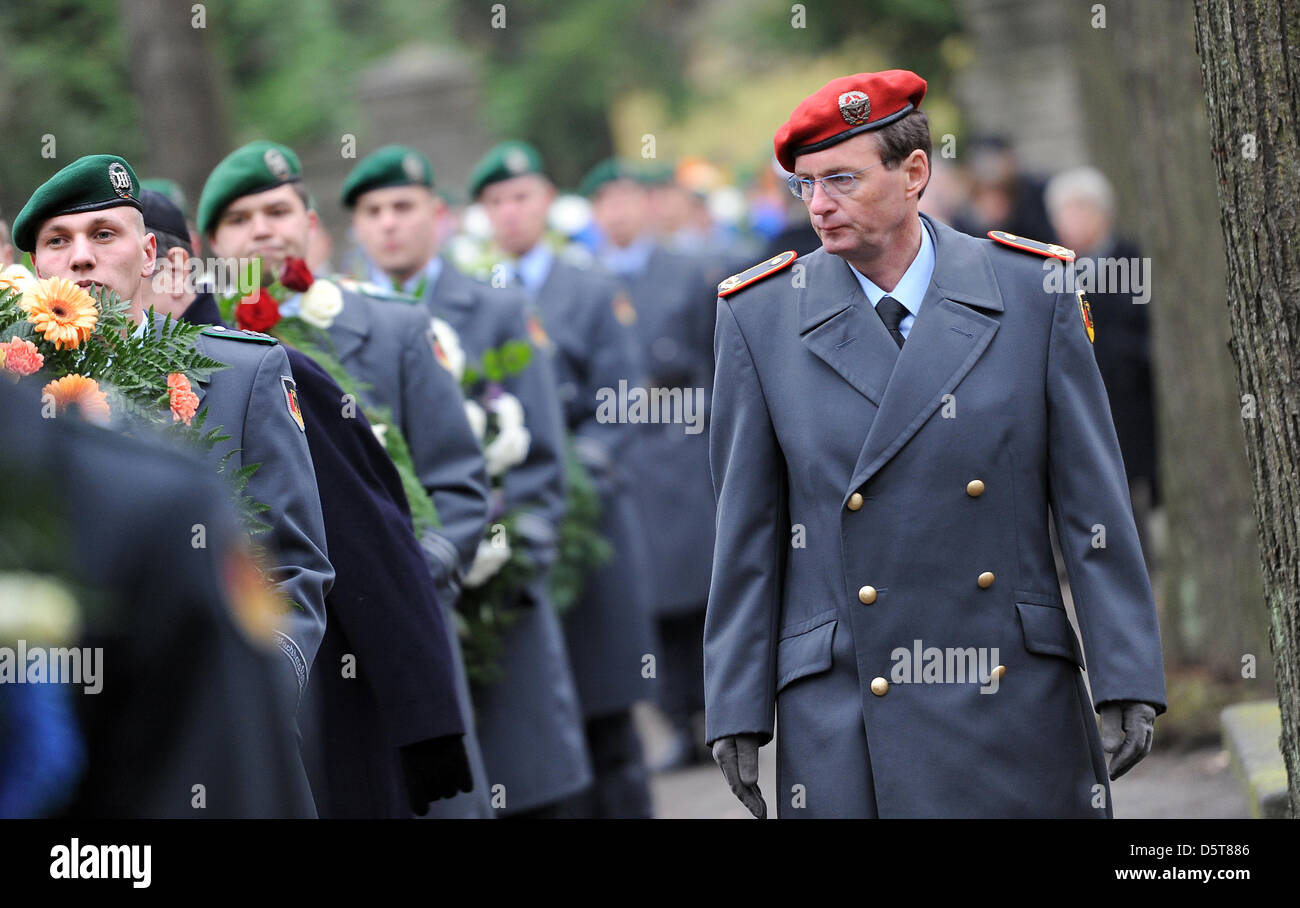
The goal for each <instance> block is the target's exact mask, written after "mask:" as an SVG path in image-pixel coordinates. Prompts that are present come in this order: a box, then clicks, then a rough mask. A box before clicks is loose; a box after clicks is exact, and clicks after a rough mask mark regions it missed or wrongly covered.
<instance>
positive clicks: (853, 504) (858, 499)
mask: <svg viewBox="0 0 1300 908" xmlns="http://www.w3.org/2000/svg"><path fill="white" fill-rule="evenodd" d="M861 507H862V493H861V492H854V493H853V494H852V495H850V496H849V510H850V511H856V510H858V509H859V508H861Z"/></svg>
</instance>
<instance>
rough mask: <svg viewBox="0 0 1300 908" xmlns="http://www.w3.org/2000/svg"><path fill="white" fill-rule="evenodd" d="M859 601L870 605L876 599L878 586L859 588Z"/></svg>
mask: <svg viewBox="0 0 1300 908" xmlns="http://www.w3.org/2000/svg"><path fill="white" fill-rule="evenodd" d="M858 601H859V602H861V603H862V604H863V605H870V604H871V603H873V602H875V601H876V588H875V587H874V586H864V587H863V588H862V589H860V590H858Z"/></svg>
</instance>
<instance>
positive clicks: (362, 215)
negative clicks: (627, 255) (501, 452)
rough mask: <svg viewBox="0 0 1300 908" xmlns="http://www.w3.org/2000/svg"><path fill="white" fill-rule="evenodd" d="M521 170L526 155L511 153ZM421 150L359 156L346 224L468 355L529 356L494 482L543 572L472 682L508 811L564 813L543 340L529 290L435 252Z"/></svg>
mask: <svg viewBox="0 0 1300 908" xmlns="http://www.w3.org/2000/svg"><path fill="white" fill-rule="evenodd" d="M509 157H510V164H511V165H512V166H515V167H521V168H522V167H526V166H528V159H527V153H526V152H525V151H523V150H522V149H516V153H515V154H511V155H510V156H509ZM432 177H433V173H432V168H431V167H430V166H429V164H428V161H427V159H425V157H424V155H423V154H421V153H420V152H419V151H417V150H415V149H412V148H407V147H404V146H400V145H389V146H386V147H384V148H381V149H379V150H378V151H376V152H374V153H373V154H370V155H368V156H366V157H365V158H363V159H362V160H361V161H359V162H358V163H357V166H356V167H355V168H354V169H353V170H352V173H350V174H349V175H348V178H347V180H346V181H345V182H344V184H343V188H342V201H343V204H344V205H345V206H346V207H348V208H351V209H352V227H353V231H354V233H355V234H356V237H357V239H358V241H359V242H360V243H361V246H362V248H363V250H364V251H365V253H366V256H367V258H368V260H369V267H370V274H371V279H372V280H374V281H375V282H376V283H381V282H382V283H388V282H392V284H393V285H394V286H399V287H400V288H401V289H402V290H404V291H405V292H407V293H409V294H411V295H412V296H414V297H415V298H416V300H417V301H418V303H419V305H420V306H421V307H423V308H424V310H425V313H426V315H427V316H431V317H434V318H437V319H441V320H443V321H444V322H446V323H447V324H449V325H450V326H451V327H452V328H453V329H454V330H455V331H456V333H457V334H458V335H459V337H460V340H461V343H462V344H463V345H464V348H465V351H466V353H467V354H468V356H469V357H470V358H471V359H475V360H481V359H482V358H483V356H484V354H485V353H486V352H487V351H489V350H493V349H497V348H500V347H502V346H503V345H504V344H506V343H509V342H520V341H522V342H524V343H526V344H528V345H529V346H530V348H531V351H532V355H531V358H530V360H529V362H528V364H527V366H525V368H524V369H523V371H521V372H519V373H517V374H515V375H512V376H508V377H506V378H505V379H504V380H503V381H502V383H501V384H502V388H503V390H505V391H506V392H507V393H509V394H512V395H514V397H516V398H517V399H518V400H519V402H520V403H521V404H522V405H523V410H524V422H525V427H526V428H527V431H528V435H529V441H528V451H527V454H526V455H525V458H524V460H523V462H522V463H519V464H517V465H515V466H513V467H511V468H510V469H509V471H508V472H506V473H505V475H504V478H503V487H504V490H505V506H506V508H507V509H508V510H512V511H516V512H518V517H517V521H516V524H515V537H516V538H514V539H511V540H510V544H511V546H512V547H521V548H523V549H524V551H525V552H526V553H527V555H528V557H529V558H530V559H531V560H532V562H533V563H534V564H536V565H538V566H539V567H540V568H541V570H540V572H539V576H537V577H536V578H534V579H533V580H532V581H530V582H529V583H528V584H526V585H525V586H524V587H522V588H520V589H518V590H517V591H515V603H514V606H515V608H516V609H517V613H516V615H515V616H514V618H515V620H514V622H513V623H512V625H511V626H510V628H509V630H508V631H507V632H506V635H505V642H504V645H503V652H502V655H501V658H500V660H499V661H500V666H501V673H502V677H501V679H500V680H498V681H496V682H495V683H491V684H480V685H476V686H475V688H474V702H475V705H476V707H477V711H478V716H479V718H480V721H481V725H480V728H481V732H482V740H483V752H484V758H485V759H486V761H487V765H488V769H489V771H490V772H491V774H492V776H493V780H494V782H496V781H500V783H501V784H503V785H504V786H505V789H506V792H507V799H508V800H507V804H506V806H505V810H506V814H505V815H507V816H518V815H524V816H532V817H548V816H557V815H565V814H563V810H564V805H565V804H566V801H567V799H568V798H569V797H571V796H572V795H574V794H576V793H577V792H579V791H582V790H583V789H585V788H587V787H588V786H590V784H591V781H592V773H591V767H590V762H589V760H588V758H587V747H586V742H585V739H584V736H583V732H582V716H581V711H580V709H579V706H578V696H577V690H576V685H575V684H574V681H573V676H572V672H571V670H570V667H569V657H568V653H567V651H566V648H565V645H564V636H563V632H562V630H561V627H560V623H559V620H558V618H557V616H556V615H555V612H554V609H553V607H552V605H551V601H550V594H549V592H548V590H547V575H546V571H547V569H549V567H550V566H551V564H553V563H554V561H555V558H556V553H557V542H558V526H559V522H560V520H561V519H562V518H563V515H564V508H565V494H566V490H565V479H564V460H563V458H564V454H563V451H564V434H563V433H564V429H563V422H562V417H561V411H560V403H559V398H558V396H557V392H556V387H555V375H554V371H553V369H554V365H553V363H552V359H551V352H552V348H551V344H550V341H549V339H548V338H547V337H546V334H545V332H544V331H543V330H542V327H541V322H540V320H538V319H537V317H536V314H535V313H534V311H533V307H532V304H531V302H530V301H529V300H528V298H527V297H526V296H525V295H524V294H523V293H522V292H521V291H520V290H519V289H517V288H508V287H498V286H489V285H488V284H485V283H482V282H479V281H476V280H473V279H472V278H470V277H468V276H466V275H464V274H462V273H461V272H460V271H458V270H457V269H456V268H455V267H454V266H453V265H452V264H451V262H449V261H447V260H446V259H445V258H444V257H442V256H441V255H439V251H440V249H439V245H440V239H439V235H438V229H437V226H438V222H439V219H440V217H441V215H442V212H443V210H444V207H445V206H444V203H443V201H442V199H441V198H439V197H438V195H436V194H435V192H434V187H433V179H432Z"/></svg>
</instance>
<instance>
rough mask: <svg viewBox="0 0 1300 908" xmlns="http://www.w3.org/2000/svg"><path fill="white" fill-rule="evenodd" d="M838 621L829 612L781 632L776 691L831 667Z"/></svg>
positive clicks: (777, 651) (777, 654) (778, 647)
mask: <svg viewBox="0 0 1300 908" xmlns="http://www.w3.org/2000/svg"><path fill="white" fill-rule="evenodd" d="M838 623H839V621H838V619H836V618H835V616H834V613H831V614H830V615H824V616H821V617H819V618H814V619H812V620H811V621H805V622H802V623H801V624H799V625H796V626H794V627H792V628H788V629H787V630H785V631H783V632H782V634H783V636H782V637H781V640H780V642H778V643H777V647H776V691H777V693H780V692H781V691H782V690H783V689H784V688H785V687H787V686H788V685H789V684H790V683H791V682H794V681H797V680H799V679H800V678H807V677H810V676H812V675H816V674H820V673H821V672H824V671H826V670H827V669H829V668H830V667H831V647H832V646H833V645H834V643H835V626H836V625H837V624H838ZM809 625H812V626H811V627H810V626H809Z"/></svg>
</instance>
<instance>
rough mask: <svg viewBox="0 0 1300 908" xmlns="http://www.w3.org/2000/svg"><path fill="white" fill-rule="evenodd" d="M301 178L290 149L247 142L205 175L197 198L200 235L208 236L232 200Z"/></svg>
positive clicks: (274, 144) (300, 166)
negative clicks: (206, 176) (205, 179)
mask: <svg viewBox="0 0 1300 908" xmlns="http://www.w3.org/2000/svg"><path fill="white" fill-rule="evenodd" d="M301 179H302V164H301V163H299V161H298V156H297V155H296V154H294V153H293V149H292V148H290V147H288V146H287V145H280V144H278V143H276V142H265V141H263V142H249V143H248V144H247V145H245V146H243V147H242V148H236V149H235V150H234V151H232V152H231V153H230V154H228V155H226V156H225V157H224V158H222V160H221V163H220V164H218V165H217V166H216V167H214V168H213V169H212V173H210V174H208V181H207V182H206V183H204V184H203V192H202V193H201V194H200V195H199V210H198V216H197V217H196V219H195V220H196V221H197V225H198V228H199V233H203V234H207V233H211V232H212V229H213V228H214V227H216V226H217V219H218V218H220V217H221V212H223V211H225V210H226V207H227V206H228V205H229V204H230V203H231V202H233V201H235V199H238V198H242V197H243V196H246V195H253V194H254V193H258V192H265V191H266V190H268V189H274V188H275V187H277V186H280V185H282V184H285V183H297V182H299V181H300V180H301Z"/></svg>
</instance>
